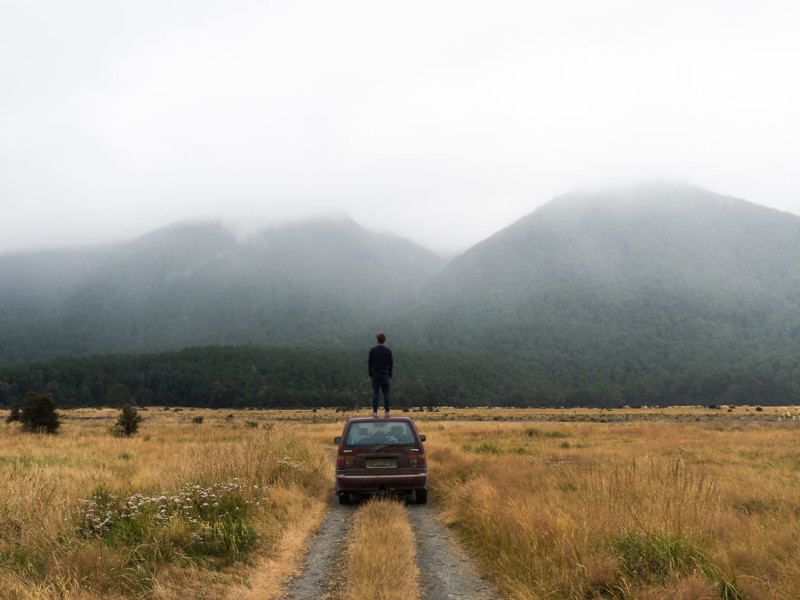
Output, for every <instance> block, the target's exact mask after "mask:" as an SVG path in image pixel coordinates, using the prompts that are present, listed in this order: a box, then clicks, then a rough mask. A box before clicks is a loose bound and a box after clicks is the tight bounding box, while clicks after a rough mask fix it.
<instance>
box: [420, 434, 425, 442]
mask: <svg viewBox="0 0 800 600" xmlns="http://www.w3.org/2000/svg"><path fill="white" fill-rule="evenodd" d="M419 439H421V440H422V441H423V442H424V441H425V435H424V434H420V436H419Z"/></svg>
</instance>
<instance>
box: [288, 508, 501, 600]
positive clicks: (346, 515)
mask: <svg viewBox="0 0 800 600" xmlns="http://www.w3.org/2000/svg"><path fill="white" fill-rule="evenodd" d="M359 506H360V504H354V505H349V506H341V505H339V504H334V505H333V507H332V508H331V511H330V513H329V514H328V516H327V517H326V519H325V521H324V522H323V524H322V527H321V528H320V531H319V532H318V533H317V534H316V535H315V536H314V538H313V539H312V540H311V545H310V547H309V553H308V556H307V557H306V562H305V567H304V569H303V572H302V573H300V575H298V576H297V577H296V578H295V579H293V580H292V581H291V582H290V584H289V586H288V588H287V595H286V596H285V597H286V598H288V599H289V600H310V599H315V600H316V599H327V600H337V598H338V597H339V595H340V591H341V589H342V587H343V582H342V579H341V577H340V576H339V573H340V572H341V562H342V560H343V550H344V543H343V540H345V538H346V537H347V533H348V531H349V528H350V523H351V517H352V515H353V514H355V512H356V511H357V510H358V508H359ZM408 510H409V521H410V523H411V528H412V530H413V531H414V533H415V535H416V538H417V565H418V567H419V571H420V588H421V597H422V599H423V600H462V599H463V600H494V599H497V598H499V596H498V595H497V593H496V591H495V590H494V589H493V587H492V586H491V585H490V584H488V583H487V582H485V581H483V580H482V579H481V578H480V575H479V574H478V572H477V569H476V567H475V564H474V562H473V561H472V559H471V558H470V557H469V556H467V554H466V553H465V552H464V550H463V549H462V548H461V546H460V545H459V543H458V542H457V541H456V540H455V538H454V537H453V534H452V533H451V532H450V531H449V530H448V529H447V528H446V527H444V526H443V525H442V524H441V522H440V520H439V511H438V509H436V507H435V506H434V505H431V504H427V505H416V504H410V505H409V506H408Z"/></svg>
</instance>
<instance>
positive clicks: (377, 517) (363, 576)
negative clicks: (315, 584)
mask: <svg viewBox="0 0 800 600" xmlns="http://www.w3.org/2000/svg"><path fill="white" fill-rule="evenodd" d="M347 554H348V555H347V567H346V569H345V571H346V582H345V584H344V588H345V589H344V593H343V594H342V598H343V600H364V599H365V598H370V599H371V600H417V599H418V598H419V570H418V569H417V564H416V545H415V538H414V533H413V532H412V531H411V526H410V524H409V522H408V509H406V508H405V506H403V505H402V504H401V503H399V502H398V501H396V500H391V499H380V498H374V499H371V500H370V501H369V502H367V504H366V505H364V506H363V507H361V508H360V509H359V510H358V512H357V513H356V515H355V523H354V526H353V530H352V534H351V539H350V540H349V551H348V553H347Z"/></svg>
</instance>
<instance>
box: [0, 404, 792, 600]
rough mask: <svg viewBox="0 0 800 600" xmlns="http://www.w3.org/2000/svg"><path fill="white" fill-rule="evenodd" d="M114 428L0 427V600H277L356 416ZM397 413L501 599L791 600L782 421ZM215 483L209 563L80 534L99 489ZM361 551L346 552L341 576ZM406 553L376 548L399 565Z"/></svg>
mask: <svg viewBox="0 0 800 600" xmlns="http://www.w3.org/2000/svg"><path fill="white" fill-rule="evenodd" d="M117 414H118V411H116V410H111V409H103V410H96V409H80V410H69V411H62V418H63V425H62V429H61V432H60V433H59V434H58V435H55V436H46V435H32V434H24V433H21V432H20V431H19V429H18V426H16V425H11V426H9V425H6V424H2V425H0V490H2V494H0V590H2V593H0V597H3V598H21V599H36V600H39V599H43V598H67V599H87V598H88V599H93V598H119V597H145V598H159V599H167V598H177V597H203V598H277V597H280V594H281V586H282V585H284V584H285V582H286V579H287V578H288V577H289V576H290V575H291V574H292V573H293V572H296V571H297V569H298V568H299V564H300V558H301V556H302V553H303V551H304V549H305V548H304V547H305V545H306V543H307V539H308V536H309V534H310V532H311V531H313V529H314V528H315V527H316V526H317V525H318V524H319V523H320V522H321V520H322V518H323V517H324V513H325V512H326V510H327V507H328V503H329V502H330V500H331V499H332V497H333V496H332V485H333V483H332V466H331V464H330V461H329V457H330V455H331V454H332V453H333V452H334V447H333V444H332V438H333V436H334V435H338V434H339V433H341V426H342V424H343V422H344V420H345V419H346V418H347V417H349V416H353V415H354V414H356V413H353V412H339V411H334V410H327V409H320V410H317V411H311V410H305V411H277V410H275V411H256V410H253V411H250V410H244V411H235V410H219V411H217V410H200V409H194V410H193V409H183V410H162V409H153V408H151V409H150V410H148V411H143V413H142V414H143V416H145V417H146V419H147V420H146V421H145V422H144V423H143V424H142V426H141V428H140V432H139V434H138V435H136V436H134V437H132V438H115V437H112V436H110V435H109V433H108V429H109V427H110V426H111V425H112V424H113V422H114V419H115V418H116V415H117ZM358 414H361V415H363V414H366V412H365V411H361V412H360V413H358ZM398 414H407V415H408V416H411V417H413V418H414V419H415V420H417V421H418V422H419V424H420V430H421V432H422V433H425V434H427V437H428V441H427V442H426V450H427V454H428V457H429V464H430V482H431V483H430V485H431V499H432V500H433V501H434V502H436V503H438V504H439V506H440V507H442V509H443V511H444V514H445V518H446V521H447V522H448V523H449V524H450V525H451V526H452V527H454V529H455V530H456V531H457V532H459V534H460V535H461V538H462V540H463V541H464V542H465V543H466V544H467V546H468V547H469V548H471V551H472V552H473V553H474V554H475V555H476V556H477V557H478V558H479V560H480V561H481V565H482V569H483V570H484V572H485V573H487V574H488V575H489V576H490V577H491V578H492V579H493V580H494V582H495V583H496V584H497V585H498V587H499V588H500V590H501V593H502V594H503V597H505V598H512V599H539V598H548V599H550V598H593V597H594V598H601V597H602V598H618V599H622V598H625V599H633V598H676V599H681V600H699V599H701V598H707V597H714V598H747V599H749V600H759V599H776V600H777V599H784V598H800V451H799V450H798V443H797V442H798V436H800V430H799V429H798V426H799V425H800V423H798V421H797V418H798V414H800V413H799V412H798V409H797V408H796V407H790V408H786V407H781V408H771V407H764V408H763V410H756V408H755V407H736V408H731V409H728V408H725V407H723V408H721V409H709V408H704V407H676V408H668V409H645V408H642V409H619V410H612V411H608V410H598V409H561V410H559V409H490V408H475V409H464V410H457V409H452V408H447V407H442V408H438V409H435V410H425V411H424V412H419V411H410V412H408V413H403V412H400V411H398ZM3 416H4V414H2V411H0V418H1V417H3ZM198 417H202V418H203V420H202V422H201V423H196V422H194V421H195V420H196V419H197V418H198ZM232 483H236V485H237V486H238V487H237V488H236V491H235V496H236V497H235V498H233V500H235V501H236V502H240V503H241V506H242V507H245V503H249V504H247V505H246V512H247V515H246V517H245V518H242V519H241V522H239V521H231V523H234V524H235V525H236V526H237V527H238V526H239V525H238V524H240V525H242V527H241V528H240V529H236V530H235V531H234V530H231V529H227V530H224V531H221V532H220V531H217V532H216V533H217V534H219V535H218V537H217V538H216V539H217V542H218V543H219V544H221V547H224V552H222V553H220V554H209V555H203V554H202V553H201V554H198V553H197V552H195V551H193V550H192V548H193V546H192V543H191V542H192V535H196V534H197V533H198V530H196V529H193V528H192V527H194V526H193V525H192V524H191V523H190V522H189V521H187V520H186V519H183V520H181V519H176V520H175V521H174V522H172V524H171V525H170V527H161V526H157V523H156V521H155V520H153V519H151V520H150V521H147V522H143V523H142V528H143V531H144V533H143V534H141V536H142V537H135V536H134V537H133V538H132V537H130V536H129V537H128V538H124V539H123V538H122V537H118V538H114V537H113V536H111V537H109V535H108V534H107V533H102V532H101V534H100V535H94V534H92V533H91V531H88V532H87V529H86V519H85V514H82V513H81V511H80V510H79V507H80V506H81V505H80V501H81V500H86V499H89V498H91V497H92V496H93V495H95V494H97V493H99V492H103V493H106V492H109V493H116V494H117V495H119V496H120V497H123V498H124V497H128V496H131V495H133V494H143V495H148V496H156V495H159V496H160V495H161V494H165V495H169V494H176V493H178V492H179V491H180V490H181V489H182V488H183V487H184V486H186V485H187V484H192V485H196V486H201V487H202V489H211V486H215V485H227V484H232ZM255 486H258V487H257V488H256V487H255ZM256 503H259V504H258V506H257V507H256V506H255V504H256ZM373 504H374V505H375V507H376V509H375V510H377V507H380V506H381V505H382V504H388V507H389V508H391V507H393V510H395V509H397V510H400V511H401V513H402V511H404V510H406V509H405V508H404V507H403V506H402V505H397V504H396V503H380V502H374V503H373V502H370V503H367V504H365V505H364V509H367V508H370V510H372V508H371V507H372V506H373ZM382 508H383V509H386V508H387V506H383V507H382ZM412 510H413V507H412ZM360 512H361V511H359V513H360ZM364 512H365V513H366V510H365V511H364ZM359 520H361V517H359ZM388 524H391V525H392V527H394V526H398V527H400V528H401V529H403V528H404V527H405V528H407V527H408V524H407V520H406V518H405V515H404V514H395V515H393V516H388V517H386V516H384V517H383V518H379V519H378V525H379V526H380V529H381V531H382V530H383V529H385V528H386V527H387V525H388ZM374 525H375V524H374V523H373V525H370V526H369V527H370V528H371V527H373V526H374ZM361 530H364V531H367V530H368V527H367V525H364V524H363V523H362V524H361V525H359V531H361ZM202 532H204V534H205V533H214V532H213V531H211V530H210V529H208V528H207V529H203V530H202ZM118 533H119V532H118ZM122 533H124V532H122ZM120 535H121V533H120ZM137 535H139V534H137ZM392 535H393V536H394V535H395V534H392ZM397 535H398V536H403V535H405V536H409V535H411V534H410V530H407V529H405V530H404V532H398V533H397ZM380 538H381V535H377V534H375V535H372V536H370V535H366V541H363V542H361V541H358V542H354V543H352V544H351V547H352V548H353V550H354V551H353V554H352V555H351V556H350V558H351V560H352V564H356V552H357V549H358V548H359V547H361V546H363V547H364V548H371V551H370V552H368V553H367V555H366V556H365V559H369V558H371V557H374V556H376V548H375V543H376V540H379V539H380ZM406 539H407V540H408V539H411V540H412V542H411V543H406V542H402V543H401V542H396V543H394V544H392V546H393V548H392V549H393V550H395V551H396V550H397V549H398V548H400V547H401V546H403V544H405V545H406V546H408V547H410V548H411V549H412V551H413V537H411V538H408V537H406ZM132 540H133V541H132ZM134 542H135V543H134ZM403 560H407V559H406V558H404V559H403ZM395 561H396V557H393V558H392V560H390V561H387V560H383V561H379V562H378V565H377V566H374V565H367V566H364V567H359V568H358V571H360V572H361V573H362V575H363V574H371V575H373V576H375V575H376V573H377V569H378V568H379V567H380V566H381V565H384V566H385V565H388V564H390V563H391V564H393V563H394V562H395ZM410 561H411V563H410V564H413V558H411V559H410ZM348 568H350V567H348ZM412 572H414V569H405V570H404V573H406V574H407V573H412ZM356 576H357V575H356V574H355V573H354V574H353V575H352V576H351V578H355V577H356ZM399 576H400V575H394V574H390V575H387V577H388V578H389V580H394V581H396V579H394V578H395V577H399ZM373 579H375V577H373ZM404 586H406V584H403V586H400V585H396V584H395V585H393V586H392V587H393V589H394V590H402V591H403V596H402V597H404V598H406V597H409V596H408V590H409V589H417V588H416V587H415V586H416V584H414V586H411V585H410V584H409V585H408V586H406V587H404ZM348 589H351V588H348ZM352 589H356V588H352ZM379 593H381V592H364V591H361V592H359V591H355V592H353V594H362V595H361V596H360V597H376V598H378V597H383V596H379V595H375V594H379ZM386 597H389V596H386Z"/></svg>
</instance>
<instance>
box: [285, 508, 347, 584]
mask: <svg viewBox="0 0 800 600" xmlns="http://www.w3.org/2000/svg"><path fill="white" fill-rule="evenodd" d="M356 507H357V505H356V506H342V505H340V504H338V503H337V504H333V505H331V511H330V512H329V513H328V516H327V517H325V520H324V521H323V523H322V526H321V528H320V531H319V532H318V533H317V534H316V535H315V536H314V537H313V538H312V540H311V545H310V547H309V552H308V556H307V557H306V564H305V567H304V568H303V572H302V573H301V574H300V575H299V576H298V577H296V578H295V579H293V580H292V581H291V582H290V583H289V586H288V588H287V594H286V596H285V598H287V599H288V600H308V599H310V598H314V599H319V600H323V599H329V598H333V597H334V596H333V595H332V594H333V591H334V588H335V587H337V588H338V585H336V583H337V582H336V575H337V574H338V573H339V572H340V570H341V569H340V564H339V563H340V559H341V554H342V552H343V550H344V545H345V542H346V539H347V535H348V533H349V529H350V520H351V517H352V516H353V514H354V512H355V509H356Z"/></svg>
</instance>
